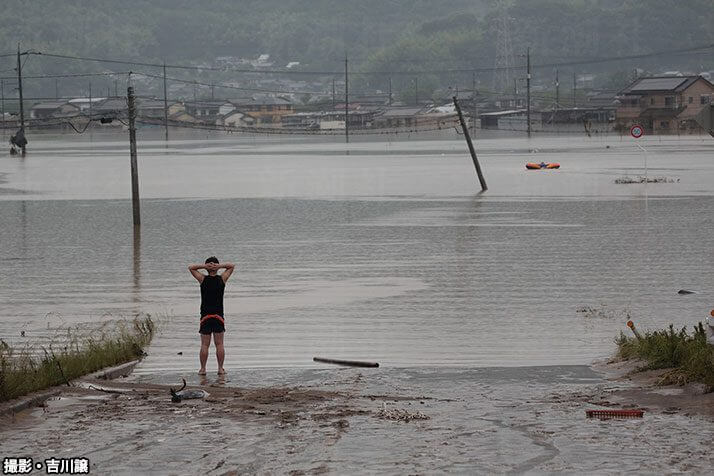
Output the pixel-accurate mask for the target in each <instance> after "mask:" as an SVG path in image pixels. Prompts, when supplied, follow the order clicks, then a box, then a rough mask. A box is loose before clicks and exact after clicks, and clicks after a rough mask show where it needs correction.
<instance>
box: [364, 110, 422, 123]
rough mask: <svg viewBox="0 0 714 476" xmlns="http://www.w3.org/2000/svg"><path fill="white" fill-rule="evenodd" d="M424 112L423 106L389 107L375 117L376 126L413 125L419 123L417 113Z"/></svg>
mask: <svg viewBox="0 0 714 476" xmlns="http://www.w3.org/2000/svg"><path fill="white" fill-rule="evenodd" d="M422 112H424V108H422V107H388V108H386V109H385V110H384V112H383V113H382V114H380V115H379V116H377V117H375V120H374V123H375V126H376V127H412V126H416V125H417V121H418V118H417V115H418V114H420V113H422Z"/></svg>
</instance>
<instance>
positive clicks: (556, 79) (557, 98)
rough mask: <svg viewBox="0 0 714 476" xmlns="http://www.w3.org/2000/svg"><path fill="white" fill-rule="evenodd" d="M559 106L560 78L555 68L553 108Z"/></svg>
mask: <svg viewBox="0 0 714 476" xmlns="http://www.w3.org/2000/svg"><path fill="white" fill-rule="evenodd" d="M559 106H560V79H558V70H557V69H556V70H555V110H556V111H557V110H558V107H559Z"/></svg>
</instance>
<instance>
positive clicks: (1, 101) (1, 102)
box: [0, 79, 5, 141]
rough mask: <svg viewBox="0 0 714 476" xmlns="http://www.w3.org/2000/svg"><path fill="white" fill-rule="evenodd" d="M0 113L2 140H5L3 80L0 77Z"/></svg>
mask: <svg viewBox="0 0 714 476" xmlns="http://www.w3.org/2000/svg"><path fill="white" fill-rule="evenodd" d="M0 115H2V140H3V141H4V140H5V80H4V79H0Z"/></svg>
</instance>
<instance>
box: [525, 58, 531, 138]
mask: <svg viewBox="0 0 714 476" xmlns="http://www.w3.org/2000/svg"><path fill="white" fill-rule="evenodd" d="M526 123H527V124H526V131H527V132H528V138H529V139H530V137H531V48H530V46H529V47H528V50H527V52H526Z"/></svg>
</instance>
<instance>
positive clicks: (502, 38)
mask: <svg viewBox="0 0 714 476" xmlns="http://www.w3.org/2000/svg"><path fill="white" fill-rule="evenodd" d="M493 29H494V30H495V31H496V64H495V65H494V67H495V70H494V72H493V86H492V90H493V91H499V92H502V91H505V90H506V89H507V88H509V87H510V85H511V78H512V76H513V65H514V63H515V61H514V60H513V45H512V43H511V18H510V17H509V16H508V2H507V1H506V0H496V16H495V18H494V28H493Z"/></svg>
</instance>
